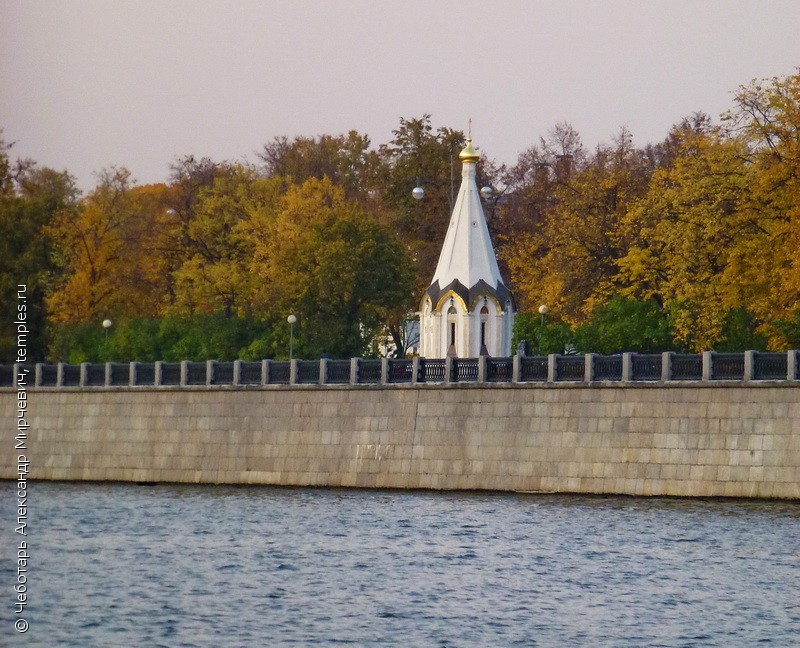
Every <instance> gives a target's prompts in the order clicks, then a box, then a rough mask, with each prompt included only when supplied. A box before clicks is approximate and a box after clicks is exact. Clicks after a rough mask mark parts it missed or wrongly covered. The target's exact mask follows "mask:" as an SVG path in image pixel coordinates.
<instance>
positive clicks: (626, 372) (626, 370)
mask: <svg viewBox="0 0 800 648" xmlns="http://www.w3.org/2000/svg"><path fill="white" fill-rule="evenodd" d="M632 380H633V354H632V353H631V352H630V351H626V352H625V353H623V354H622V382H631V381H632Z"/></svg>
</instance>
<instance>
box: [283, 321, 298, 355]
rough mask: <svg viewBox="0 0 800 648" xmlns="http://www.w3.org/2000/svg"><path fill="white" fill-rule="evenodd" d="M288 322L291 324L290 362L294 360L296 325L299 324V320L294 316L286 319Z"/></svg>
mask: <svg viewBox="0 0 800 648" xmlns="http://www.w3.org/2000/svg"><path fill="white" fill-rule="evenodd" d="M286 321H287V322H289V360H293V359H294V325H295V322H297V318H296V317H295V316H294V315H289V317H287V318H286Z"/></svg>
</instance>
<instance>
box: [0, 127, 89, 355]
mask: <svg viewBox="0 0 800 648" xmlns="http://www.w3.org/2000/svg"><path fill="white" fill-rule="evenodd" d="M0 134H1V133H0ZM9 148H10V147H9V146H8V145H6V144H5V143H4V142H3V141H2V139H0V228H1V229H2V231H3V236H2V237H0V304H2V307H0V315H1V316H2V317H3V321H4V322H6V323H7V325H6V326H4V327H2V331H0V362H14V361H16V357H17V337H16V332H17V327H12V326H11V324H10V323H11V322H13V321H15V320H16V319H17V316H18V314H19V313H18V305H19V304H20V303H21V302H19V300H18V299H17V291H18V290H19V289H18V286H25V288H24V291H25V298H26V300H25V308H26V310H25V312H24V314H25V324H24V325H25V326H26V327H27V329H28V333H27V341H26V342H27V349H26V350H27V359H28V360H29V361H37V360H44V359H45V356H46V354H47V319H46V318H47V310H46V307H45V295H46V291H47V290H48V288H49V285H50V283H51V282H52V281H53V279H54V276H55V273H56V266H55V264H54V263H53V260H52V251H51V247H50V242H49V240H48V237H47V236H46V234H45V230H46V228H47V227H48V226H49V225H50V224H51V223H52V222H53V220H54V219H55V218H56V216H57V215H59V214H65V213H69V212H72V211H73V210H74V209H75V207H76V202H77V199H78V190H77V188H76V187H75V181H74V178H73V177H72V176H70V175H69V174H68V173H67V172H66V171H63V172H58V171H54V170H52V169H48V168H42V167H37V166H36V165H35V164H34V163H33V162H31V161H17V162H16V164H14V163H12V162H11V160H10V159H9V157H8V149H9Z"/></svg>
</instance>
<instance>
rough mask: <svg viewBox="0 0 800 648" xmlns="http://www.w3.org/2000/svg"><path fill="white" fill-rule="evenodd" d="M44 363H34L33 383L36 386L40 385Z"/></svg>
mask: <svg viewBox="0 0 800 648" xmlns="http://www.w3.org/2000/svg"><path fill="white" fill-rule="evenodd" d="M43 366H44V365H43V364H42V363H41V362H37V363H36V367H35V368H34V370H33V372H34V373H33V384H34V385H35V386H36V387H41V386H42V377H43V376H42V374H43V373H44V370H43V368H42V367H43Z"/></svg>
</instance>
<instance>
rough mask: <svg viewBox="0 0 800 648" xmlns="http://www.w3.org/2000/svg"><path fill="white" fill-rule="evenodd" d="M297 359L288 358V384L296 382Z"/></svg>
mask: <svg viewBox="0 0 800 648" xmlns="http://www.w3.org/2000/svg"><path fill="white" fill-rule="evenodd" d="M297 362H298V361H297V360H295V359H292V360H289V384H290V385H296V384H297Z"/></svg>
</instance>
